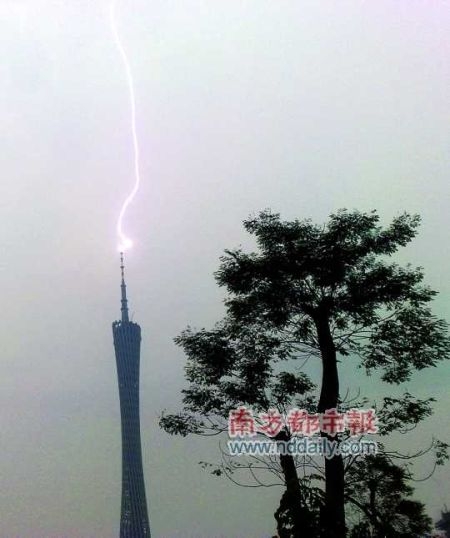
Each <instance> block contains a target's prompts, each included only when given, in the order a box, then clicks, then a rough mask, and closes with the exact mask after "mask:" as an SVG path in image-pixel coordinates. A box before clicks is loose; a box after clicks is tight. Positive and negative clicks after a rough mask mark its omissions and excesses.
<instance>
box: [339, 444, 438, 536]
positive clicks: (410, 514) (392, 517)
mask: <svg viewBox="0 0 450 538" xmlns="http://www.w3.org/2000/svg"><path fill="white" fill-rule="evenodd" d="M407 481H408V473H407V471H406V470H405V469H404V468H402V467H400V466H399V465H396V464H394V463H392V462H391V461H389V458H387V457H386V456H385V455H383V454H381V455H380V454H379V455H376V456H368V457H367V458H363V459H361V460H359V461H358V462H357V463H356V464H355V465H353V466H352V467H351V468H350V469H349V472H348V475H347V476H346V500H347V502H349V503H350V504H351V506H352V508H353V509H355V508H356V509H357V510H358V511H359V512H360V513H362V522H361V523H360V524H359V525H358V526H356V527H355V528H354V529H353V531H352V534H351V537H352V538H357V537H358V536H364V535H366V536H368V537H370V538H420V537H421V536H423V534H424V533H426V532H429V531H430V530H431V518H430V517H428V516H427V515H426V514H425V507H424V505H423V504H422V503H421V502H419V501H414V500H412V499H410V497H411V495H412V494H413V491H414V490H413V488H412V487H411V486H410V485H409V484H408V483H407Z"/></svg>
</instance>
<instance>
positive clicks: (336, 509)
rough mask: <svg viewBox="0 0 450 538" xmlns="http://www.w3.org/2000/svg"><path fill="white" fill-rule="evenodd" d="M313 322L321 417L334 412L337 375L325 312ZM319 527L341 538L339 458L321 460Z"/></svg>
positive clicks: (341, 475)
mask: <svg viewBox="0 0 450 538" xmlns="http://www.w3.org/2000/svg"><path fill="white" fill-rule="evenodd" d="M314 321H315V324H316V328H317V336H318V340H319V346H320V354H321V358H322V388H321V391H320V399H319V405H318V412H319V413H324V412H325V411H326V410H327V409H333V408H337V405H338V400H339V374H338V369H337V358H336V349H335V347H334V342H333V337H332V335H331V331H330V324H329V318H328V315H327V314H326V313H325V312H319V313H318V314H317V315H316V317H315V320H314ZM321 435H322V436H323V437H326V438H328V439H329V440H330V441H333V440H335V438H333V437H330V436H329V435H327V434H326V433H323V432H322V433H321ZM321 524H322V527H323V528H324V529H325V533H324V537H325V538H345V536H346V527H345V510H344V462H343V460H342V456H334V457H333V458H325V506H324V509H323V511H322V514H321Z"/></svg>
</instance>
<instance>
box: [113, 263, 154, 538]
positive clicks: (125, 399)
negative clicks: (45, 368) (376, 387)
mask: <svg viewBox="0 0 450 538" xmlns="http://www.w3.org/2000/svg"><path fill="white" fill-rule="evenodd" d="M120 262H121V263H120V270H121V273H122V283H121V294H122V307H121V311H122V316H121V320H120V321H115V322H114V323H113V326H112V328H113V337H114V349H115V353H116V364H117V377H118V381H119V397H120V415H121V420H122V506H121V514H120V538H150V524H149V521H148V514H147V501H146V498H145V484H144V472H143V469H142V451H141V432H140V421H139V359H140V348H141V328H140V327H139V325H138V324H137V323H133V322H132V321H130V320H129V317H128V301H127V287H126V284H125V276H124V262H123V254H122V253H121V255H120Z"/></svg>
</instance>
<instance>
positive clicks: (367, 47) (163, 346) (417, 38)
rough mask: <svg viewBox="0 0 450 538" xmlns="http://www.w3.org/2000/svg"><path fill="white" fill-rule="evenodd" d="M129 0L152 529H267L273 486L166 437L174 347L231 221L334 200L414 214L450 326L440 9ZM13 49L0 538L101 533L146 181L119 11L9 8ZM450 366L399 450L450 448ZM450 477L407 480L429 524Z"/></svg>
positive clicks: (173, 395)
mask: <svg viewBox="0 0 450 538" xmlns="http://www.w3.org/2000/svg"><path fill="white" fill-rule="evenodd" d="M116 12H117V21H118V28H119V32H120V35H121V37H122V40H123V43H124V46H125V48H126V50H127V52H128V55H129V59H130V63H131V67H132V71H133V76H134V79H135V90H136V105H137V130H138V135H139V141H140V146H141V152H142V161H141V173H142V188H141V190H140V193H139V196H138V198H137V199H136V200H135V202H134V203H133V205H132V206H131V207H130V210H129V212H128V214H127V218H126V221H125V227H126V230H127V232H128V234H129V235H130V236H131V237H132V238H133V240H134V243H135V244H134V247H133V249H132V250H131V251H130V252H129V254H128V256H127V276H128V291H129V300H130V311H131V313H132V315H133V318H134V319H135V320H136V321H137V322H139V324H140V325H141V327H142V331H143V342H142V353H141V428H142V442H143V454H144V472H145V479H146V487H147V498H148V502H149V515H150V520H151V528H152V535H153V536H154V537H155V538H194V537H195V538H206V537H208V538H219V537H220V538H222V537H227V538H243V537H245V538H262V537H268V536H271V534H272V533H273V531H274V527H275V522H274V519H273V512H274V511H275V509H276V508H277V506H278V501H279V498H280V495H281V489H279V488H266V489H246V488H237V487H236V486H234V485H232V484H231V483H229V482H227V481H225V480H223V479H217V478H214V477H212V476H211V475H209V474H208V473H207V472H205V471H202V470H201V469H200V467H199V465H198V462H199V461H215V460H217V457H218V446H217V441H207V442H206V441H204V440H202V439H194V438H192V439H191V438H186V439H179V438H174V437H170V436H169V435H167V434H165V433H164V432H162V431H161V430H159V428H158V417H159V415H160V414H161V412H162V411H163V410H164V409H166V410H168V411H176V410H177V409H178V408H179V405H180V390H181V389H182V388H183V386H184V381H183V366H184V363H185V358H184V356H183V354H182V351H181V350H180V349H178V348H177V347H176V346H175V344H174V343H173V338H174V337H175V336H176V335H177V334H179V333H180V331H182V330H183V329H184V328H185V327H186V326H187V325H192V326H194V327H198V328H200V327H211V326H212V325H213V324H214V322H215V321H217V320H219V319H220V317H221V316H222V315H223V312H224V308H223V302H222V301H223V298H224V292H223V290H221V289H219V288H218V287H217V285H216V284H215V281H214V278H213V272H214V271H215V270H216V269H217V267H218V263H219V257H220V255H221V254H222V253H223V251H224V249H226V248H233V247H236V246H239V245H242V246H243V248H250V247H251V245H252V242H251V240H250V239H249V238H248V236H246V234H245V232H244V231H243V228H242V221H243V220H244V219H245V218H247V217H248V216H249V215H251V214H255V213H257V212H258V211H260V210H263V209H265V208H271V209H272V210H274V211H276V212H280V213H281V215H282V217H283V218H284V219H291V218H300V219H302V218H311V219H312V220H313V221H315V222H323V221H325V220H326V218H327V216H328V215H329V214H330V213H332V212H334V211H336V210H337V209H339V208H343V207H346V208H349V209H359V210H364V211H366V210H372V209H377V210H378V211H379V214H380V216H381V219H382V222H383V223H385V224H387V223H388V222H389V221H390V220H391V219H392V218H393V217H394V216H396V215H398V214H399V213H402V212H403V211H409V212H413V213H419V214H420V215H421V216H422V219H423V222H422V226H421V229H420V234H419V236H418V237H417V238H416V239H415V240H414V241H413V243H411V244H410V245H409V246H408V247H407V248H405V249H403V250H402V252H401V253H399V255H398V256H397V257H396V259H397V261H399V262H401V263H408V262H410V263H411V264H413V265H415V266H417V265H420V266H422V267H423V268H424V270H425V274H426V282H427V283H428V284H429V285H430V286H431V287H433V288H435V289H436V290H438V291H439V292H440V294H439V296H438V297H437V299H436V301H435V304H434V311H435V312H436V313H437V314H438V315H439V316H441V317H445V318H447V319H450V308H449V304H450V302H449V299H450V286H449V281H448V274H449V272H450V252H449V249H448V230H449V220H450V217H449V213H448V207H449V202H450V196H449V195H450V187H449V178H448V170H449V165H450V158H449V151H448V150H449V127H448V126H449V120H450V114H449V112H450V110H449V109H450V95H449V93H450V63H449V62H448V58H449V54H450V11H449V9H448V2H446V1H441V0H434V1H433V2H429V1H425V0H423V1H419V0H395V1H394V0H390V1H388V0H377V1H376V2H375V1H372V2H370V1H368V0H366V1H363V0H351V1H348V0H340V1H339V2H337V1H331V0H321V1H317V0H297V1H294V0H290V1H288V0H241V1H240V2H238V1H236V0H229V1H223V0H216V1H215V2H212V1H207V0H183V1H180V0H166V1H162V0H155V1H149V0H146V1H144V0H135V1H131V0H130V1H125V0H122V1H120V0H118V1H117V7H116ZM0 47H1V51H2V53H1V55H0V118H1V121H0V132H1V138H0V140H1V142H0V143H1V151H0V161H1V162H0V170H1V181H0V219H1V231H0V237H1V240H0V248H1V258H0V293H1V296H2V308H3V315H2V319H3V322H2V323H1V324H0V341H1V342H2V346H1V349H0V368H1V376H2V380H3V382H2V383H1V388H0V427H1V431H2V435H1V440H0V447H1V451H0V480H1V484H2V488H1V491H0V535H1V536H2V537H5V538H62V537H64V538H93V537H95V538H110V537H113V536H117V535H118V527H119V513H120V461H121V453H120V450H121V448H120V415H119V401H118V390H117V379H116V367H115V358H114V352H113V345H112V332H111V322H112V321H113V320H114V319H117V318H118V317H119V315H120V310H119V309H120V304H119V297H120V295H119V292H120V290H119V262H118V254H117V252H116V242H117V241H116V236H115V227H116V219H117V215H118V212H119V210H120V206H121V203H122V202H123V199H124V197H125V196H126V195H127V193H128V192H129V190H130V187H131V185H132V181H133V175H132V146H131V136H130V122H129V101H128V94H127V86H126V79H125V76H124V71H123V66H122V64H121V60H120V57H119V56H118V53H117V49H116V48H115V46H114V42H113V39H112V34H111V29H110V26H109V19H108V2H107V1H105V2H103V1H98V2H90V1H87V0H84V1H70V0H66V1H62V0H58V1H57V0H54V1H50V0H16V1H14V2H12V1H9V0H0ZM449 373H450V368H449V366H448V365H440V366H439V367H438V368H434V369H432V370H430V371H427V372H424V373H422V374H421V375H420V376H416V378H414V379H413V380H412V381H411V382H410V383H408V384H406V385H405V387H404V388H407V389H409V390H411V391H413V390H414V391H415V392H417V393H418V394H420V395H433V396H435V397H436V398H437V399H438V402H437V404H436V413H435V416H434V417H433V418H432V419H430V420H428V421H427V423H426V424H424V425H423V426H422V427H421V428H420V429H419V431H418V432H417V434H416V435H415V437H414V436H413V438H412V439H411V440H408V441H404V440H401V441H400V443H403V444H404V445H405V444H406V445H407V446H408V447H409V446H423V444H424V443H427V442H428V441H429V439H430V438H431V435H432V434H433V433H434V434H436V436H437V437H440V438H442V439H444V440H447V441H450V435H449V427H448V424H449V420H448V408H449V405H450V397H449V395H448V375H449ZM342 375H343V382H342V384H343V387H344V388H345V387H354V386H355V383H360V386H363V387H366V388H368V390H369V389H370V390H372V391H374V393H377V392H379V393H380V394H381V393H382V391H383V390H384V391H386V390H389V387H388V388H387V389H386V387H381V385H380V384H378V385H377V381H376V379H375V380H374V381H372V382H371V383H370V384H368V383H367V381H364V380H362V381H361V382H359V381H357V380H356V379H357V378H356V370H355V368H354V365H351V364H349V365H347V366H343V369H342ZM406 445H405V446H406ZM427 470H429V462H427V461H424V462H421V463H420V464H418V465H417V472H418V475H419V476H423V475H425V474H426V473H427ZM449 475H450V473H449V466H447V467H446V468H445V469H443V470H440V471H439V472H438V473H437V474H436V475H435V476H434V477H433V478H432V479H430V480H429V481H427V482H423V483H418V484H417V493H416V497H417V498H419V499H421V500H422V501H424V502H426V504H427V507H428V510H429V512H430V514H431V515H432V516H433V517H437V516H438V515H439V511H440V509H441V508H442V507H443V505H444V503H447V504H450V491H449V486H448V484H449V483H450V480H449V479H450V476H449Z"/></svg>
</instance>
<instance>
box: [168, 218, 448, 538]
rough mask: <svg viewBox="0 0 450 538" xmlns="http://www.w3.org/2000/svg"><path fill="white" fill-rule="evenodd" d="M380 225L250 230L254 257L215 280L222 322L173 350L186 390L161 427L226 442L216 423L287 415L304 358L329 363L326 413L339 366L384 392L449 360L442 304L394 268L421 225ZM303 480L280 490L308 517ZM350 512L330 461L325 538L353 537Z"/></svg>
mask: <svg viewBox="0 0 450 538" xmlns="http://www.w3.org/2000/svg"><path fill="white" fill-rule="evenodd" d="M378 222H379V217H378V215H377V214H376V212H372V213H360V212H358V211H353V212H348V211H346V210H342V211H340V212H338V213H336V214H333V215H331V216H330V219H329V221H328V223H327V224H326V225H324V226H318V225H315V224H312V223H311V222H310V221H298V220H294V221H292V222H282V221H281V220H280V217H279V215H276V214H272V213H270V212H268V211H266V212H263V213H260V214H259V215H258V216H257V217H255V218H251V219H249V220H247V221H245V222H244V227H245V228H246V230H247V231H248V232H250V233H251V234H253V235H254V236H255V238H256V241H257V245H258V251H257V252H254V253H250V254H247V253H244V252H243V251H242V250H240V249H238V250H232V251H231V250H228V251H226V255H225V256H224V257H223V258H222V259H221V266H220V268H219V271H218V272H217V273H216V279H217V282H218V284H219V285H220V286H224V287H225V288H226V289H227V290H228V293H229V296H228V298H227V300H226V303H225V304H226V308H227V314H226V316H225V318H224V319H223V321H222V322H221V323H219V324H218V325H217V326H216V327H215V328H214V329H213V330H212V331H206V330H204V329H203V330H201V331H193V330H191V329H188V330H187V331H185V332H184V333H182V334H181V335H180V336H179V337H178V338H177V339H176V342H177V343H178V344H179V345H180V346H182V347H183V349H184V350H185V352H186V354H187V357H188V363H187V366H186V378H187V380H188V382H189V383H190V385H189V388H187V389H186V390H184V391H183V393H184V411H183V412H182V413H180V414H179V415H169V416H165V417H163V418H162V420H161V425H162V426H163V427H164V428H165V429H166V430H167V431H169V432H171V433H179V434H182V435H186V434H188V433H200V434H201V433H203V434H204V433H207V432H208V431H209V432H211V433H213V432H214V433H217V432H219V431H224V430H225V425H224V423H223V422H222V423H221V422H220V420H218V419H219V418H221V419H226V417H227V416H228V411H229V410H231V409H233V408H235V407H237V405H242V404H248V405H251V406H253V408H254V409H255V410H264V411H267V409H268V408H269V407H278V408H280V407H282V406H283V405H284V406H288V405H289V404H292V403H293V402H295V401H296V399H298V398H299V397H301V396H304V395H305V394H307V392H308V391H310V390H311V389H312V385H311V382H310V381H309V379H308V378H307V377H306V376H305V374H303V373H302V372H301V371H300V369H301V368H299V367H297V368H296V365H298V364H302V363H304V360H305V358H308V357H313V358H314V357H315V358H317V359H318V360H320V361H321V365H322V379H321V384H320V396H319V399H318V404H317V411H318V412H322V413H323V412H324V411H325V410H327V409H333V408H336V407H337V406H338V403H339V374H338V357H339V358H340V360H343V359H345V357H347V356H349V355H353V356H355V355H356V356H359V357H360V360H361V364H362V365H363V366H364V367H365V369H366V371H367V372H368V373H370V372H371V371H372V370H374V369H377V370H380V372H381V377H382V379H383V380H384V381H386V382H388V383H400V382H402V381H405V380H407V379H409V377H410V376H411V374H412V372H413V371H414V370H421V369H423V368H426V367H429V366H434V365H436V363H437V362H438V361H440V360H442V359H444V358H448V353H449V340H448V337H447V332H446V330H447V326H446V324H445V322H444V321H442V320H439V319H437V318H436V317H435V316H434V315H433V314H432V312H431V310H430V308H429V303H430V301H431V300H432V298H433V297H434V295H435V294H436V293H435V292H434V291H432V290H430V289H429V288H428V287H426V286H423V285H422V281H423V273H422V270H421V269H413V268H411V267H409V266H407V267H400V266H398V265H397V264H395V263H392V262H390V261H389V256H391V255H392V254H394V253H395V252H396V251H397V249H398V248H399V247H401V246H405V245H406V244H407V243H408V242H409V241H411V240H412V238H413V237H414V236H415V234H416V230H417V227H418V224H419V218H418V217H417V216H410V215H408V214H404V215H401V216H400V217H398V218H396V219H394V220H393V222H392V223H391V225H390V226H389V227H387V228H386V229H383V228H381V227H380V226H379V224H378ZM287 359H291V360H290V361H289V362H286V364H287V366H288V367H287V368H285V370H281V368H280V366H279V365H280V364H284V363H285V361H287ZM277 368H278V370H277ZM221 424H222V425H221ZM323 435H325V433H323ZM295 469H296V467H295V465H288V466H287V467H286V468H285V469H283V471H284V479H285V484H286V490H287V491H288V490H289V491H290V492H291V494H292V495H297V499H298V500H299V502H298V503H297V506H301V504H300V496H299V493H298V484H299V480H298V475H297V474H296V472H294V471H295ZM296 491H297V492H296ZM344 503H345V495H344V462H343V459H342V457H341V456H335V457H333V458H331V459H327V460H326V461H325V494H324V507H323V509H322V511H321V518H320V520H321V523H320V526H321V528H323V536H324V537H326V538H343V537H344V536H345V535H346V527H345V512H344ZM306 535H307V534H305V536H306ZM298 536H304V535H303V534H298ZM316 536H317V533H316Z"/></svg>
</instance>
